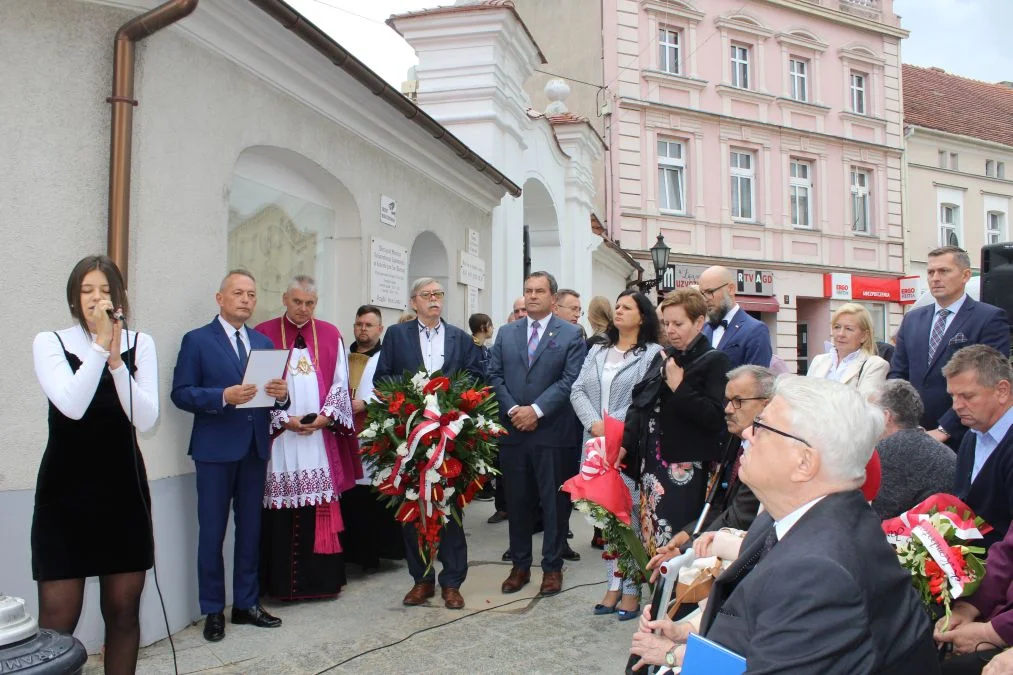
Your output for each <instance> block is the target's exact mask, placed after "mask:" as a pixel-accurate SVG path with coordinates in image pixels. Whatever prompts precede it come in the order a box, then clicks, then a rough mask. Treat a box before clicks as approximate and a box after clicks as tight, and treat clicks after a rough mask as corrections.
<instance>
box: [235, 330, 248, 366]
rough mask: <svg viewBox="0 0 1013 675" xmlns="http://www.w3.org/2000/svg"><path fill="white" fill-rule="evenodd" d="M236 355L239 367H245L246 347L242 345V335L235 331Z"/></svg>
mask: <svg viewBox="0 0 1013 675" xmlns="http://www.w3.org/2000/svg"><path fill="white" fill-rule="evenodd" d="M236 353H237V354H239V365H240V366H242V367H243V368H245V367H246V345H245V344H243V334H242V333H240V332H239V331H238V330H237V331H236Z"/></svg>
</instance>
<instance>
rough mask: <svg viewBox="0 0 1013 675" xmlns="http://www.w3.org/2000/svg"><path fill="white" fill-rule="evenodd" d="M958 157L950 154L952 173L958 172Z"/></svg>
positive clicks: (953, 153)
mask: <svg viewBox="0 0 1013 675" xmlns="http://www.w3.org/2000/svg"><path fill="white" fill-rule="evenodd" d="M958 157H959V155H958V154H957V153H955V152H951V153H950V169H951V170H953V171H959V170H960V164H959V162H958Z"/></svg>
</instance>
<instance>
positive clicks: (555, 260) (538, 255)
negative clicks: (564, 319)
mask: <svg viewBox="0 0 1013 675" xmlns="http://www.w3.org/2000/svg"><path fill="white" fill-rule="evenodd" d="M522 190H523V192H522V199H523V200H524V225H525V226H527V228H528V236H529V238H530V241H531V251H530V253H531V271H532V272H537V271H539V270H544V271H546V272H549V273H551V274H552V275H553V276H555V277H557V279H558V278H559V276H560V274H561V272H562V269H563V255H562V241H561V240H560V236H559V218H558V217H557V215H556V207H555V205H554V204H553V203H552V196H551V195H550V194H549V191H548V190H547V189H546V187H545V185H544V184H543V183H542V182H541V181H539V180H538V179H536V178H529V179H528V180H527V181H525V183H524V187H523V188H522ZM560 283H565V282H560Z"/></svg>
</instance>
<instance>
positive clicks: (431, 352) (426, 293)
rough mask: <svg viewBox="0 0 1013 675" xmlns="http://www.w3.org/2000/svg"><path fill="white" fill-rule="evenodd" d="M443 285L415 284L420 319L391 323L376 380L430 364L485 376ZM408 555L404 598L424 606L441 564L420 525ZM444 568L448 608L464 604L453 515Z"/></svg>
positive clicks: (459, 536) (461, 549) (460, 543)
mask: <svg viewBox="0 0 1013 675" xmlns="http://www.w3.org/2000/svg"><path fill="white" fill-rule="evenodd" d="M443 296H444V291H443V287H442V286H441V285H440V282H439V281H437V280H436V279H430V278H428V277H425V278H422V279H419V280H418V281H416V282H415V283H414V284H413V285H412V291H411V305H412V309H414V310H415V314H416V316H417V319H416V320H415V321H407V322H405V323H399V324H397V325H395V326H391V327H390V328H388V329H387V334H386V335H385V336H384V339H383V349H381V350H380V360H379V361H378V362H377V364H376V374H375V375H374V376H373V381H374V382H378V381H380V380H381V379H383V378H385V377H400V376H401V375H404V374H405V373H406V372H407V373H408V374H409V375H411V374H414V373H416V372H418V370H419V368H421V367H424V368H425V369H426V371H427V372H429V373H434V372H436V371H437V370H438V371H440V372H441V373H443V374H444V375H446V376H448V377H452V376H454V375H455V374H456V373H459V372H462V371H464V372H467V373H470V374H471V375H472V376H474V377H476V378H479V379H482V378H483V377H484V373H483V372H482V364H481V352H480V351H479V349H478V346H477V345H476V344H475V342H474V340H472V339H471V336H470V335H469V334H468V333H466V332H464V331H463V330H461V329H460V328H458V327H457V326H451V325H450V324H449V323H447V322H446V321H444V320H443V319H442V314H443ZM404 542H405V558H406V559H407V561H408V571H409V572H411V574H412V577H413V578H414V580H415V585H414V586H412V588H411V590H410V591H408V594H407V595H405V597H404V601H403V602H404V604H405V605H409V606H414V605H421V604H423V603H425V602H426V601H427V600H428V599H429V598H431V597H433V596H434V595H435V594H436V584H435V581H436V579H435V572H434V567H435V565H430V566H429V567H428V569H427V567H426V564H425V563H424V562H422V557H421V556H420V555H419V540H418V535H417V534H416V530H415V524H414V523H409V524H408V525H405V526H404ZM437 557H438V558H439V561H440V563H441V564H442V565H443V570H442V571H441V572H440V589H441V595H442V599H443V602H444V605H445V606H446V607H447V609H461V608H463V607H464V598H463V597H461V584H463V583H464V578H465V576H467V573H468V546H467V544H466V542H465V540H464V530H463V529H462V527H461V525H460V524H459V523H458V522H457V521H455V520H454V519H453V518H451V519H450V520H449V521H448V522H447V525H446V527H445V528H444V530H443V536H442V539H441V541H440V550H439V553H438V555H437Z"/></svg>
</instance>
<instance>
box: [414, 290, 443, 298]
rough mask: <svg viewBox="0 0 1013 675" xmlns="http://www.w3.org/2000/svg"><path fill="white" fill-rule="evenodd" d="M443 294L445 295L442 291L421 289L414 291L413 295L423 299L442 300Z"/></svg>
mask: <svg viewBox="0 0 1013 675" xmlns="http://www.w3.org/2000/svg"><path fill="white" fill-rule="evenodd" d="M444 295H446V293H445V292H444V291H422V292H421V293H416V294H415V297H416V298H422V299H423V300H442V299H443V296H444Z"/></svg>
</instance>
